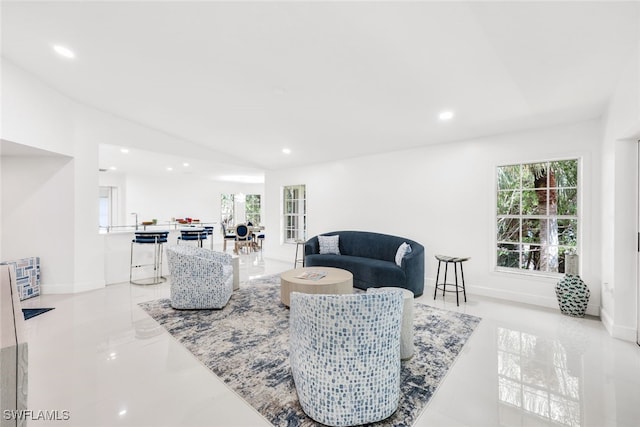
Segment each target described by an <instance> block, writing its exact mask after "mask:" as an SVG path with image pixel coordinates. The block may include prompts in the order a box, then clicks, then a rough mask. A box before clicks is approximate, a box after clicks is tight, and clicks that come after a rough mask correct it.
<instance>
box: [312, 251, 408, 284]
mask: <svg viewBox="0 0 640 427" xmlns="http://www.w3.org/2000/svg"><path fill="white" fill-rule="evenodd" d="M305 266H307V267H315V266H324V267H335V268H342V269H344V270H347V271H350V272H351V274H353V286H355V287H356V288H360V289H367V288H371V287H376V288H377V287H381V286H399V285H402V284H404V283H405V282H406V280H407V278H406V275H405V272H404V271H403V270H402V269H401V268H400V267H398V266H397V265H395V264H394V263H392V262H388V261H383V260H379V259H373V258H363V257H355V256H350V255H319V254H316V255H308V256H307V257H306V258H305Z"/></svg>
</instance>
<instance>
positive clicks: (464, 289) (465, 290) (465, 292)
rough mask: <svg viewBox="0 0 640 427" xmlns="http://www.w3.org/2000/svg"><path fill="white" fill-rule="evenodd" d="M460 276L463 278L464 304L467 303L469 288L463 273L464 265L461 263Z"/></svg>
mask: <svg viewBox="0 0 640 427" xmlns="http://www.w3.org/2000/svg"><path fill="white" fill-rule="evenodd" d="M460 275H461V276H462V295H464V302H467V287H466V286H465V284H464V271H462V263H460Z"/></svg>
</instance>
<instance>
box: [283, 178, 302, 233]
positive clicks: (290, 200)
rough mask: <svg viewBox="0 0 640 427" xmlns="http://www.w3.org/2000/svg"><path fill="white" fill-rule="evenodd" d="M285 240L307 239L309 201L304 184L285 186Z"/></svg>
mask: <svg viewBox="0 0 640 427" xmlns="http://www.w3.org/2000/svg"><path fill="white" fill-rule="evenodd" d="M283 200H284V206H283V212H284V218H283V220H284V241H285V243H294V242H295V241H296V240H306V235H307V201H306V190H305V186H304V185H291V186H287V187H284V197H283Z"/></svg>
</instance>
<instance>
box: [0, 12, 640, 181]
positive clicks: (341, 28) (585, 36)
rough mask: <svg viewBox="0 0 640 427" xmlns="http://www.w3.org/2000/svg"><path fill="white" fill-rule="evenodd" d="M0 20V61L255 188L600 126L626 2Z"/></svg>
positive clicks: (619, 51)
mask: <svg viewBox="0 0 640 427" xmlns="http://www.w3.org/2000/svg"><path fill="white" fill-rule="evenodd" d="M1 7H2V16H1V19H2V55H3V56H4V57H5V58H6V59H7V60H8V61H10V62H12V63H14V64H16V65H17V66H19V67H21V68H23V69H25V70H27V71H28V72H30V73H32V74H34V75H36V76H37V77H38V78H40V79H41V80H43V81H45V82H46V83H48V84H49V85H50V86H52V87H54V88H56V89H57V90H59V91H60V92H62V93H63V94H66V95H67V96H69V97H71V98H73V99H75V100H77V101H79V102H82V103H85V104H87V105H90V106H93V107H95V108H98V109H100V110H103V111H106V112H109V113H112V114H115V115H117V116H120V117H123V118H126V119H129V120H131V121H133V122H137V123H139V124H142V125H145V126H148V127H150V128H153V129H157V130H160V131H162V132H165V133H167V134H170V135H173V136H176V137H178V138H180V139H182V140H186V141H191V142H194V143H197V144H200V145H203V146H206V147H208V148H209V149H210V150H211V152H212V157H215V154H216V153H217V154H219V155H220V156H227V157H229V158H232V157H233V158H235V159H237V164H238V165H242V166H245V167H256V168H261V169H266V170H269V169H278V168H284V167H289V166H294V165H303V164H307V163H317V162H323V161H331V160H336V159H340V158H347V157H354V156H360V155H363V154H368V153H380V152H385V151H391V150H401V149H406V148H411V147H417V146H422V145H426V144H434V143H442V142H449V141H455V140H460V139H467V138H473V137H477V136H484V135H490V134H496V133H504V132H508V131H513V130H520V129H529V128H535V127H541V126H549V125H554V124H560V123H565V122H572V121H578V120H584V119H590V118H595V117H599V116H600V115H602V114H603V111H604V108H605V106H606V103H607V100H608V99H609V97H610V95H611V93H612V90H613V88H614V86H615V83H616V80H617V78H618V76H619V74H620V71H621V69H622V67H623V66H624V64H625V63H626V62H627V61H629V58H630V57H632V56H633V55H635V56H637V55H638V40H639V31H640V30H639V28H640V25H639V23H640V12H639V10H640V8H639V4H638V3H637V2H609V1H602V2H512V3H507V2H402V1H399V2H365V1H362V2H304V1H296V2H269V1H267V2H216V1H200V2H198V1H196V2H165V1H142V2H126V1H113V2H91V1H88V2H24V1H20V2H11V1H3V2H2V6H1ZM54 44H61V45H64V46H66V47H68V48H69V49H71V50H73V51H74V53H75V58H74V59H73V60H69V59H66V58H61V57H60V56H59V55H57V54H56V53H55V52H54V51H53V50H52V46H53V45H54ZM445 110H450V111H452V112H453V113H454V117H453V118H452V119H451V120H448V121H441V120H439V119H438V115H439V114H440V113H441V112H442V111H445ZM114 143H115V144H116V145H117V142H115V141H114ZM283 148H289V149H290V150H291V154H289V155H286V154H283V153H282V149H283Z"/></svg>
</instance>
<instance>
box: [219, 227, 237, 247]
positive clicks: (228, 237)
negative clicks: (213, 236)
mask: <svg viewBox="0 0 640 427" xmlns="http://www.w3.org/2000/svg"><path fill="white" fill-rule="evenodd" d="M220 230H221V231H222V237H223V240H224V243H223V248H222V250H223V251H226V250H227V240H233V241H234V242H235V240H236V235H235V233H234V232H229V231H228V230H227V226H226V225H225V224H224V223H223V224H221V228H220Z"/></svg>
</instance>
